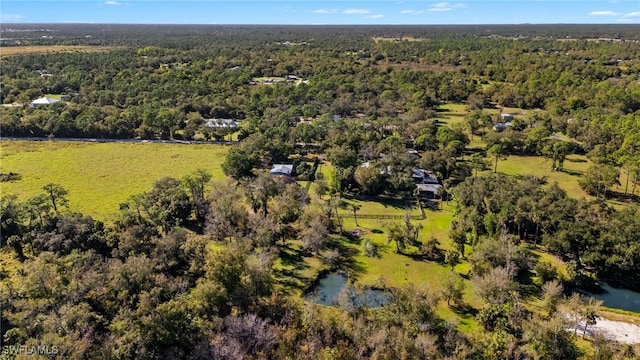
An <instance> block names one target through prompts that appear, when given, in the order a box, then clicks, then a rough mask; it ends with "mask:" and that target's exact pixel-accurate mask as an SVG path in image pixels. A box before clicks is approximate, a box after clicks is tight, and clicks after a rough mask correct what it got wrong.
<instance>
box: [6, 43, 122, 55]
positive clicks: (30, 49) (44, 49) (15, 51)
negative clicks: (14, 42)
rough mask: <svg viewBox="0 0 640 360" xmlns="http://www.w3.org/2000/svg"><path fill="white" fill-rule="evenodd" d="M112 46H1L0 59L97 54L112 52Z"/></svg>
mask: <svg viewBox="0 0 640 360" xmlns="http://www.w3.org/2000/svg"><path fill="white" fill-rule="evenodd" d="M113 49H114V47H113V46H86V45H53V46H51V45H46V46H3V47H2V50H1V51H0V57H8V56H16V55H24V54H37V53H59V52H99V51H110V50H113Z"/></svg>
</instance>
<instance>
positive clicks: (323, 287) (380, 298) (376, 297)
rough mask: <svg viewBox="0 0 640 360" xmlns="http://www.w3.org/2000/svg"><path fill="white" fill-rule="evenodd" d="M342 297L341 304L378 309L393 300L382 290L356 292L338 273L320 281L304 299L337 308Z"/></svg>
mask: <svg viewBox="0 0 640 360" xmlns="http://www.w3.org/2000/svg"><path fill="white" fill-rule="evenodd" d="M341 293H342V294H341ZM341 296H342V299H343V303H346V304H347V305H348V304H353V305H358V306H360V305H364V306H366V307H380V306H383V305H385V304H388V303H389V302H391V300H393V298H392V296H391V294H390V293H388V292H386V291H382V290H375V289H364V290H356V289H354V288H353V287H350V286H347V277H346V276H344V275H342V274H339V273H331V274H328V275H326V276H324V277H323V278H321V279H320V281H319V282H318V285H316V286H315V287H314V288H313V289H312V290H311V292H310V293H309V294H307V295H306V296H305V298H306V299H308V300H310V301H313V302H315V303H317V304H320V305H326V306H337V305H338V303H339V299H340V297H341Z"/></svg>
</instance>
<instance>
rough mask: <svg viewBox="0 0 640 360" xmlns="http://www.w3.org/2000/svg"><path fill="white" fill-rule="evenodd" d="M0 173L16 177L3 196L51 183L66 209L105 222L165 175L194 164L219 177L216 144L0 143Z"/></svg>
mask: <svg viewBox="0 0 640 360" xmlns="http://www.w3.org/2000/svg"><path fill="white" fill-rule="evenodd" d="M0 150H1V154H2V157H1V158H2V164H1V166H2V172H3V173H6V172H14V173H18V174H20V175H21V176H22V179H21V180H18V181H15V182H5V183H2V185H1V186H2V193H3V194H9V193H13V194H17V195H18V196H19V198H20V199H21V200H26V199H27V198H28V197H30V196H33V195H36V194H39V193H41V192H42V190H41V189H42V187H43V186H44V185H45V184H47V183H49V182H53V183H57V184H60V185H62V186H63V187H64V188H66V189H67V190H69V195H68V196H67V197H68V200H69V209H70V210H71V211H78V212H82V213H84V214H87V215H91V216H93V217H95V218H97V219H100V220H110V219H113V218H114V217H115V215H116V214H117V212H118V206H119V204H120V203H122V202H124V201H125V200H126V199H127V198H128V197H129V196H130V195H132V194H136V193H140V192H143V191H148V190H150V189H151V187H152V186H153V183H154V182H155V181H157V180H159V179H160V178H162V177H165V176H171V177H176V178H180V177H182V176H184V175H185V174H188V173H190V172H193V171H194V170H196V169H198V168H203V169H206V170H208V171H209V172H211V173H212V174H213V178H214V179H223V178H224V175H223V173H222V170H221V168H220V164H222V161H223V160H224V156H225V154H226V152H227V148H226V147H224V146H219V145H178V144H151V143H79V142H63V141H51V142H49V141H46V142H28V141H2V142H1V143H0Z"/></svg>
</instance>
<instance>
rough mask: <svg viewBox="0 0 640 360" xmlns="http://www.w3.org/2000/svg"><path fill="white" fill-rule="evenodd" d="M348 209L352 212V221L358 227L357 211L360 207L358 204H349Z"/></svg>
mask: <svg viewBox="0 0 640 360" xmlns="http://www.w3.org/2000/svg"><path fill="white" fill-rule="evenodd" d="M349 208H350V209H351V211H353V220H354V221H355V222H356V226H360V225H358V215H357V213H358V210H360V208H362V206H360V205H359V204H353V203H352V204H349Z"/></svg>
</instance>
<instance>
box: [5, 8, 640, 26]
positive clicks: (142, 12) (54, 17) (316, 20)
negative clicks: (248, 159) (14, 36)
mask: <svg viewBox="0 0 640 360" xmlns="http://www.w3.org/2000/svg"><path fill="white" fill-rule="evenodd" d="M0 22H1V23H129V24H302V25H314V24H427V25H428V24H521V23H532V24H549V23H579V24H597V23H600V24H615V23H629V24H640V0H605V1H602V0H582V1H578V0H563V1H547V0H535V1H534V0H509V1H504V0H503V1H497V0H494V1H486V0H484V1H483V0H462V1H450V2H444V1H415V0H400V1H380V0H379V1H375V0H374V1H351V0H349V1H347V0H344V1H335V0H334V1H322V0H320V1H318V0H316V1H308V0H293V1H292V0H289V1H273V0H262V1H260V0H258V1H255V0H253V1H248V0H240V1H228V0H227V1H224V0H195V1H175V0H174V1H169V0H167V1H153V0H103V1H91V0H75V1H74V0H71V1H69V0H49V1H31V0H0ZM639 31H640V28H639Z"/></svg>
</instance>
